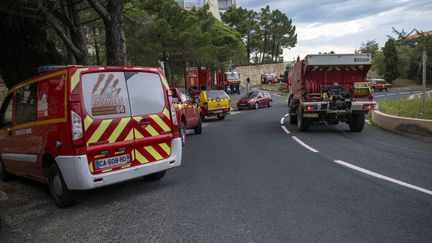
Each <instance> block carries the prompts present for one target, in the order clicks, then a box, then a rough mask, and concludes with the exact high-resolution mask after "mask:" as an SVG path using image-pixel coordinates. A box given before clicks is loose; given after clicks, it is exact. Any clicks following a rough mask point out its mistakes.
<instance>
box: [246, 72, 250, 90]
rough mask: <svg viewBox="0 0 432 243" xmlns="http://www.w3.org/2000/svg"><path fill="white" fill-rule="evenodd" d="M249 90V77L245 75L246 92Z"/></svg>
mask: <svg viewBox="0 0 432 243" xmlns="http://www.w3.org/2000/svg"><path fill="white" fill-rule="evenodd" d="M249 92H250V78H249V76H248V77H246V94H249Z"/></svg>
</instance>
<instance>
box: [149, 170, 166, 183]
mask: <svg viewBox="0 0 432 243" xmlns="http://www.w3.org/2000/svg"><path fill="white" fill-rule="evenodd" d="M165 173H166V170H163V171H159V172H156V173H153V174H150V175H146V176H144V180H146V181H158V180H160V179H162V177H164V176H165Z"/></svg>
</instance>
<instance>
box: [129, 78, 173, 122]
mask: <svg viewBox="0 0 432 243" xmlns="http://www.w3.org/2000/svg"><path fill="white" fill-rule="evenodd" d="M125 75H126V79H127V86H128V91H129V100H130V104H131V107H132V115H133V116H142V115H148V114H154V113H158V112H161V111H162V110H163V108H164V107H165V95H164V91H163V88H162V82H161V79H160V77H159V75H158V74H155V73H143V72H127V73H125Z"/></svg>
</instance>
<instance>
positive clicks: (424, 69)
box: [422, 48, 427, 118]
mask: <svg viewBox="0 0 432 243" xmlns="http://www.w3.org/2000/svg"><path fill="white" fill-rule="evenodd" d="M426 62H427V56H426V48H423V90H422V93H423V98H422V116H423V118H425V117H426Z"/></svg>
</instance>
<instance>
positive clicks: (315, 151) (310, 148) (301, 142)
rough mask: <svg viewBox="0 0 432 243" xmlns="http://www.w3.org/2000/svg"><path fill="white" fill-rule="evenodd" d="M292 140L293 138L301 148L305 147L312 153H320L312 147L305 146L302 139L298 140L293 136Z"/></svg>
mask: <svg viewBox="0 0 432 243" xmlns="http://www.w3.org/2000/svg"><path fill="white" fill-rule="evenodd" d="M292 138H293V139H294V140H295V141H296V142H297V143H299V144H300V145H301V146H303V147H305V148H307V149H309V150H310V151H312V152H314V153H318V152H319V151H318V150H316V149H314V148H312V147H311V146H309V145H307V144H305V143H304V142H303V141H301V140H300V139H298V138H297V137H296V136H292Z"/></svg>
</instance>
